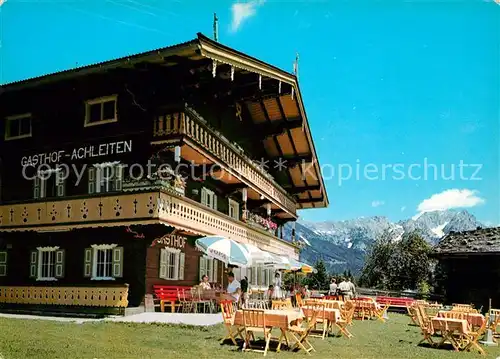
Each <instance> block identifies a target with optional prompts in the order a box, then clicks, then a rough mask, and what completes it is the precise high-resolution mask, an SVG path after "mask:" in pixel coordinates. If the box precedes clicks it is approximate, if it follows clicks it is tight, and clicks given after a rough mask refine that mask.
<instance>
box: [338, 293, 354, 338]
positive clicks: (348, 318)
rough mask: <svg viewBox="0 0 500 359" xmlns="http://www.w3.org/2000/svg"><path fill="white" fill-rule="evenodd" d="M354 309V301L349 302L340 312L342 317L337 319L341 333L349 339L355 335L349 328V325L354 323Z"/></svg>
mask: <svg viewBox="0 0 500 359" xmlns="http://www.w3.org/2000/svg"><path fill="white" fill-rule="evenodd" d="M354 310H355V307H354V303H352V302H351V301H349V302H347V303H346V305H345V306H344V309H342V310H341V312H340V316H341V318H340V319H337V321H336V322H335V326H336V327H337V328H338V329H339V334H343V335H345V336H346V337H347V338H349V339H350V338H352V337H353V336H354V335H352V334H351V332H349V330H348V329H347V327H348V326H349V325H352V319H353V317H354Z"/></svg>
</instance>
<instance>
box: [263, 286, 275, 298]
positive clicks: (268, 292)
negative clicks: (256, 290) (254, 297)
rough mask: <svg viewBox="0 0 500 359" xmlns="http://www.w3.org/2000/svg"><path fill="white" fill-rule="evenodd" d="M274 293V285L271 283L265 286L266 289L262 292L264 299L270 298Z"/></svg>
mask: <svg viewBox="0 0 500 359" xmlns="http://www.w3.org/2000/svg"><path fill="white" fill-rule="evenodd" d="M273 294H274V287H273V286H272V285H270V286H269V288H267V290H266V291H265V292H264V299H269V300H271V299H272V298H273Z"/></svg>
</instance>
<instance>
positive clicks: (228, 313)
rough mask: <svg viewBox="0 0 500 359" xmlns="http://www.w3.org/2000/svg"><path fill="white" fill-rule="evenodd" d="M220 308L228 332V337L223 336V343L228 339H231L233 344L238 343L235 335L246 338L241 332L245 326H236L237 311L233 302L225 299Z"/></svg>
mask: <svg viewBox="0 0 500 359" xmlns="http://www.w3.org/2000/svg"><path fill="white" fill-rule="evenodd" d="M220 308H221V311H222V319H223V321H224V325H225V326H226V329H227V333H228V336H227V337H225V338H222V340H221V344H222V343H224V341H226V340H227V339H231V341H232V342H233V344H234V345H237V343H236V338H235V337H240V338H241V339H243V340H244V338H243V335H242V334H241V333H242V332H243V330H244V328H234V315H235V313H236V312H235V310H234V306H233V302H232V301H230V300H223V301H221V302H220Z"/></svg>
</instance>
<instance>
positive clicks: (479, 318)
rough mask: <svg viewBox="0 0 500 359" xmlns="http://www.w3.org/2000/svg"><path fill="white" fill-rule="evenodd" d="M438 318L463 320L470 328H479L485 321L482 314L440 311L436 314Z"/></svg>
mask: <svg viewBox="0 0 500 359" xmlns="http://www.w3.org/2000/svg"><path fill="white" fill-rule="evenodd" d="M437 317H438V318H450V319H464V320H466V321H467V322H468V323H469V325H471V326H472V327H481V326H482V325H483V323H484V321H485V318H484V316H483V315H482V314H479V313H462V312H451V311H444V310H440V311H439V312H438V314H437Z"/></svg>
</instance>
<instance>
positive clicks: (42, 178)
mask: <svg viewBox="0 0 500 359" xmlns="http://www.w3.org/2000/svg"><path fill="white" fill-rule="evenodd" d="M66 177H67V176H66V173H65V172H64V170H63V168H62V167H58V168H56V169H51V170H45V171H38V176H36V177H35V179H34V180H33V198H34V199H40V198H45V197H64V196H65V195H66Z"/></svg>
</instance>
